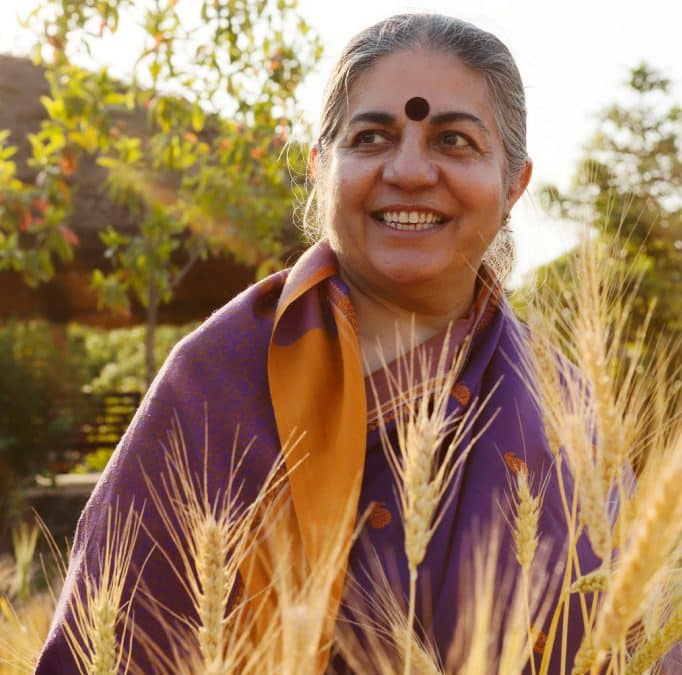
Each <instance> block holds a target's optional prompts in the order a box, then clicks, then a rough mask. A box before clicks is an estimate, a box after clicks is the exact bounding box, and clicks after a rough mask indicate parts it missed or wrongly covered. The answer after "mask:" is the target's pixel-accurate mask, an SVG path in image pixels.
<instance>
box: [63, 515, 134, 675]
mask: <svg viewBox="0 0 682 675" xmlns="http://www.w3.org/2000/svg"><path fill="white" fill-rule="evenodd" d="M140 523H141V521H140V517H139V516H138V514H137V513H136V512H135V510H134V508H133V506H132V505H131V506H130V508H129V510H128V512H127V513H126V515H125V517H123V515H122V514H121V513H120V512H119V510H118V504H116V505H115V506H109V507H108V510H107V525H106V538H105V545H104V552H103V554H102V558H101V559H100V561H99V568H98V570H97V572H96V573H95V572H93V570H91V569H90V568H89V566H88V562H87V560H86V562H85V570H84V574H83V586H82V587H81V588H78V589H77V590H76V591H75V592H74V595H73V597H72V598H71V599H70V600H69V609H70V610H71V613H72V620H73V626H72V625H71V623H70V622H69V621H66V622H64V633H65V636H66V640H67V643H68V645H69V648H70V649H71V652H72V654H73V656H74V658H75V660H76V663H77V667H78V670H79V672H80V673H87V674H88V675H118V673H121V672H127V671H128V669H129V666H130V664H129V662H128V660H127V657H126V654H127V652H128V649H129V647H128V646H126V643H125V639H124V640H119V638H118V628H119V626H120V627H121V630H122V635H123V636H124V638H125V636H126V633H127V632H128V633H130V639H132V630H131V629H130V626H129V620H130V611H131V607H132V600H133V597H134V595H135V591H136V588H137V585H136V584H134V585H133V586H132V590H131V592H130V597H129V598H128V600H127V602H126V605H125V606H124V605H122V598H123V592H124V589H125V588H126V579H127V577H128V571H129V568H130V561H131V558H132V554H133V549H134V547H135V543H136V541H137V536H138V533H139V530H140Z"/></svg>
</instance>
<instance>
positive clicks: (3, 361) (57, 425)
mask: <svg viewBox="0 0 682 675" xmlns="http://www.w3.org/2000/svg"><path fill="white" fill-rule="evenodd" d="M53 334H54V329H51V328H50V326H49V325H48V324H47V323H46V322H44V321H30V322H23V323H20V322H17V321H10V322H9V323H8V324H6V325H4V326H2V327H0V462H2V464H3V465H4V467H5V470H7V471H9V473H10V475H16V476H26V475H29V474H30V473H31V472H35V471H36V470H38V469H41V468H43V462H44V460H45V458H46V457H47V455H48V453H49V451H50V450H52V449H54V448H56V447H61V443H62V441H63V437H64V435H65V433H66V431H67V430H69V429H71V428H72V427H73V425H74V423H75V422H77V415H78V412H77V411H78V409H79V406H78V403H77V400H78V397H79V396H80V395H81V392H80V383H81V382H83V381H84V380H85V378H86V372H85V367H84V361H83V359H82V355H79V354H77V353H73V352H72V353H71V355H70V357H68V358H65V352H64V349H63V348H60V346H59V341H58V340H55V338H54V337H53ZM74 347H75V346H74Z"/></svg>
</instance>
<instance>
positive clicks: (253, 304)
mask: <svg viewBox="0 0 682 675" xmlns="http://www.w3.org/2000/svg"><path fill="white" fill-rule="evenodd" d="M288 272H289V270H282V271H280V272H277V273H275V274H272V275H270V276H269V277H267V278H265V279H263V280H261V281H259V282H257V283H255V284H253V285H252V286H249V288H247V289H246V290H244V291H243V292H242V293H240V294H239V295H237V296H236V297H235V298H233V299H232V300H230V301H229V302H228V303H227V304H225V305H223V307H221V308H220V309H218V310H217V311H215V312H214V313H213V314H212V315H211V316H210V317H209V318H208V319H206V321H204V322H203V323H202V324H201V325H200V326H199V327H198V328H196V329H195V330H193V331H192V332H191V333H189V334H188V335H186V336H185V337H184V338H183V339H182V340H180V341H179V342H178V343H177V345H176V346H175V347H174V348H173V350H172V351H171V354H170V355H169V357H168V359H167V360H166V363H165V364H164V366H163V368H162V371H161V373H160V375H161V374H163V375H165V376H168V375H172V374H174V373H176V372H177V371H178V369H184V368H186V367H188V366H191V367H192V368H193V369H196V368H199V369H200V370H204V369H208V370H211V371H215V369H219V368H221V367H224V366H227V365H230V363H232V362H233V361H234V359H240V360H241V362H242V363H243V360H244V359H247V358H253V357H256V356H258V355H260V357H261V358H263V359H265V357H266V353H267V345H268V342H269V339H270V335H271V333H272V326H273V320H274V313H275V308H276V306H277V301H278V299H279V296H280V294H281V292H282V288H283V286H284V282H285V280H286V277H287V275H288Z"/></svg>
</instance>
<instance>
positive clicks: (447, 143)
mask: <svg viewBox="0 0 682 675" xmlns="http://www.w3.org/2000/svg"><path fill="white" fill-rule="evenodd" d="M438 143H439V144H440V145H441V146H442V147H444V148H446V149H449V148H466V147H467V146H471V145H473V143H472V142H471V141H470V140H469V139H468V138H467V137H466V136H464V135H463V134H460V133H459V132H458V131H444V132H443V133H442V134H440V136H438Z"/></svg>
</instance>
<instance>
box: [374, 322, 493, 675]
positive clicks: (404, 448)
mask: <svg viewBox="0 0 682 675" xmlns="http://www.w3.org/2000/svg"><path fill="white" fill-rule="evenodd" d="M469 341H470V339H469V337H467V338H466V339H465V341H464V344H463V345H462V347H461V348H460V349H459V350H457V352H456V354H455V356H454V357H453V363H452V365H451V366H448V363H447V362H448V353H449V347H450V332H449V330H448V334H447V337H446V339H445V341H444V345H443V349H442V351H441V354H440V356H439V359H438V362H437V363H438V365H437V368H436V375H435V380H434V381H435V387H434V391H433V392H428V391H421V385H422V383H421V382H419V381H417V380H418V379H419V376H418V373H421V374H422V377H428V376H429V375H430V374H431V370H432V363H433V361H432V356H431V355H430V354H427V353H426V351H425V350H424V349H423V348H419V347H417V346H416V340H415V336H414V325H413V331H412V337H411V347H412V349H411V350H410V351H409V352H408V353H407V354H408V355H407V356H401V357H400V364H401V368H400V370H399V377H398V378H396V377H395V376H393V374H392V373H391V371H390V369H389V368H388V366H387V365H386V363H385V361H384V370H385V372H386V375H387V379H388V382H389V388H390V390H391V398H392V400H393V401H394V409H393V413H394V415H395V418H396V431H397V437H398V449H395V448H393V446H392V444H391V441H390V439H389V436H388V432H387V430H386V426H385V423H384V420H383V417H382V416H381V415H380V416H379V428H380V432H381V441H382V446H383V449H384V452H385V454H386V457H387V460H388V463H389V465H390V467H391V471H392V472H393V475H394V477H395V480H396V484H397V488H398V495H399V502H400V510H401V516H402V520H403V525H404V528H405V553H406V556H407V564H408V569H409V576H410V589H409V601H408V622H407V631H408V634H407V635H406V641H407V646H408V647H407V653H406V656H405V666H404V670H403V672H404V673H405V675H409V673H410V670H411V649H410V645H411V644H412V636H411V632H412V630H413V625H414V617H415V605H416V586H417V575H418V568H419V565H420V564H421V562H422V560H423V559H424V555H425V554H426V548H427V546H428V543H429V541H430V540H431V537H432V536H433V533H434V531H435V529H436V527H437V526H438V524H439V522H440V520H441V518H442V515H443V513H444V511H445V506H444V505H441V502H442V499H443V496H444V495H445V493H446V491H447V490H448V488H449V487H450V486H451V483H452V479H453V477H454V475H455V472H456V471H457V469H458V468H459V467H460V466H461V465H462V463H463V462H464V460H465V459H466V457H467V456H468V453H469V451H470V450H471V448H472V447H473V445H474V444H475V443H476V441H477V440H478V439H479V438H480V437H481V436H482V435H483V434H484V433H485V432H486V431H487V429H488V426H489V425H490V424H491V423H492V421H493V420H494V418H495V413H493V414H492V415H491V417H490V419H489V420H488V421H487V423H486V424H483V425H482V427H483V428H482V429H481V430H480V431H479V432H478V433H477V434H476V435H475V436H474V437H473V438H472V439H471V440H470V441H469V443H468V444H467V445H466V447H461V446H462V445H463V443H462V441H463V439H464V437H465V436H466V434H467V433H469V432H470V431H471V429H472V426H473V424H474V423H475V421H476V420H477V419H478V417H479V415H480V413H481V411H482V410H483V408H484V407H485V405H486V404H487V402H488V400H489V399H490V397H491V396H492V395H493V393H494V391H495V390H496V386H495V387H493V388H492V389H491V391H490V393H489V395H488V397H487V398H486V399H485V401H483V402H482V403H479V402H477V401H473V402H472V403H471V404H470V406H469V408H468V409H467V410H466V412H465V413H464V414H463V415H462V416H461V419H460V420H458V424H457V425H455V419H454V417H453V416H452V415H451V414H450V413H448V403H449V401H450V395H451V392H452V388H453V386H454V384H455V382H456V378H457V377H458V375H459V373H460V371H461V368H462V364H463V362H464V358H465V356H466V353H467V351H468V345H469ZM397 348H398V349H397V352H398V354H403V355H404V354H405V350H404V348H403V345H402V344H401V342H400V340H399V339H397ZM415 352H416V353H417V354H418V366H419V368H418V370H417V369H415V360H414V354H415ZM379 353H380V356H381V357H382V360H383V352H382V351H381V348H379ZM403 370H404V372H405V374H406V376H405V380H404V381H403V377H402V372H403ZM374 393H375V397H376V391H375V392H374ZM453 430H454V437H453V440H452V441H451V443H450V444H449V445H448V447H447V448H446V449H445V452H444V453H443V454H442V456H441V452H440V450H441V446H442V444H443V442H444V440H445V439H446V437H447V436H448V434H449V433H451V432H452V431H453ZM457 452H460V454H459V457H457V459H455V454H456V453H457ZM453 496H454V491H453V492H451V494H450V498H452V497H453ZM439 506H441V508H440V513H438V508H439Z"/></svg>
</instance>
